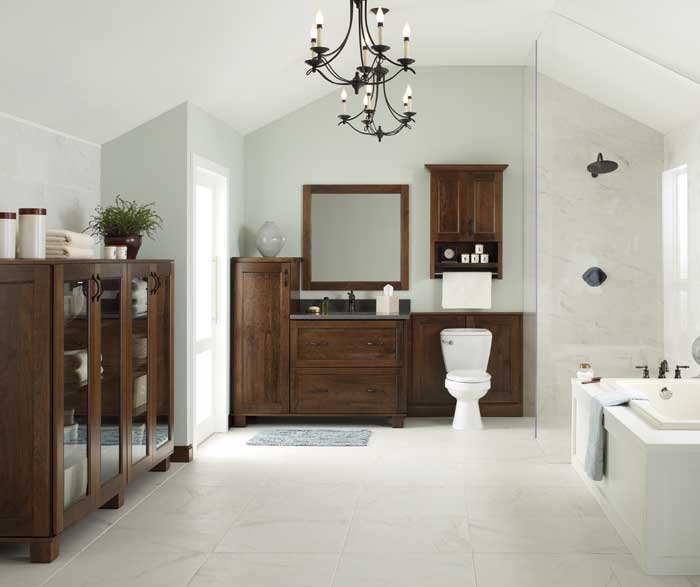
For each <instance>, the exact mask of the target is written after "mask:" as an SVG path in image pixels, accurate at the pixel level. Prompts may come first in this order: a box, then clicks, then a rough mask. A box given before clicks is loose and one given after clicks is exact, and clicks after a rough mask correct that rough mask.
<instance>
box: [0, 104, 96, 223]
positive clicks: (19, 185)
mask: <svg viewBox="0 0 700 587" xmlns="http://www.w3.org/2000/svg"><path fill="white" fill-rule="evenodd" d="M100 158H101V153H100V147H99V145H95V144H93V143H89V142H87V141H83V140H80V139H76V138H73V137H69V136H67V135H65V134H63V133H59V132H56V131H53V130H51V129H47V128H45V127H41V126H38V125H35V124H32V123H30V122H27V121H23V120H20V119H17V118H14V117H11V116H7V115H4V114H2V113H0V211H3V212H16V211H17V209H18V208H34V207H41V208H46V214H47V218H46V221H47V225H48V227H49V228H67V229H69V230H74V231H82V230H83V229H84V228H85V227H86V226H87V224H88V221H89V219H90V214H91V213H92V212H93V211H94V209H95V207H96V206H97V205H98V204H99V203H100Z"/></svg>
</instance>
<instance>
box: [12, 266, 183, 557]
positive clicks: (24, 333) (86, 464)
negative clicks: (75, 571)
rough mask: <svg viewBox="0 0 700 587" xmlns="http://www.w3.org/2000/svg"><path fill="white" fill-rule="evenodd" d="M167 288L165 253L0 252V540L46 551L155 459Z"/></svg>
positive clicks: (167, 342) (169, 330)
mask: <svg viewBox="0 0 700 587" xmlns="http://www.w3.org/2000/svg"><path fill="white" fill-rule="evenodd" d="M173 291H174V283H173V264H172V262H170V261H143V262H142V261H94V262H83V261H52V260H40V261H32V262H23V261H22V260H16V261H4V262H3V261H0V300H1V301H2V302H3V304H2V305H3V309H4V312H5V318H4V320H2V321H0V347H2V349H3V352H2V353H0V372H2V373H3V378H2V379H1V380H0V397H1V398H4V401H5V408H6V409H4V410H0V438H1V439H3V442H0V461H2V462H3V463H4V465H5V470H4V473H3V475H1V476H0V495H2V496H3V497H2V498H0V542H7V541H14V542H27V543H29V544H30V553H31V559H32V560H33V561H36V562H48V561H51V560H53V559H54V558H56V557H57V556H58V536H59V535H60V534H61V532H63V530H64V529H66V528H67V527H68V526H70V525H72V524H73V523H75V522H77V521H78V520H80V519H81V518H82V517H84V516H85V515H87V514H88V513H89V512H91V511H92V510H94V509H96V508H118V507H120V506H121V505H122V503H123V497H124V489H125V487H126V485H127V484H128V483H129V482H130V481H132V480H133V479H135V478H136V477H137V476H138V475H139V474H141V473H145V472H147V471H164V470H167V468H168V466H169V464H170V457H171V455H172V454H173V451H174V442H173V416H174V410H173V401H174V397H173V348H172V345H173ZM0 403H2V402H0ZM16 439H19V440H16Z"/></svg>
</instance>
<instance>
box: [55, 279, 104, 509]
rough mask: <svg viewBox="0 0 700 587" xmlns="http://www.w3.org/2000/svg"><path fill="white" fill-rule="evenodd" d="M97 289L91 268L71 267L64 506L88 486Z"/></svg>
mask: <svg viewBox="0 0 700 587" xmlns="http://www.w3.org/2000/svg"><path fill="white" fill-rule="evenodd" d="M95 291H96V284H95V282H94V280H93V277H92V268H91V267H87V266H86V267H85V268H83V267H80V266H71V267H70V269H69V270H67V271H66V274H65V277H64V280H63V283H62V294H63V332H62V335H63V508H64V510H68V509H69V508H71V507H72V506H74V505H75V504H77V503H78V502H79V501H81V500H82V499H83V498H85V497H87V495H88V494H90V493H92V489H91V488H90V466H89V456H90V451H89V444H90V443H89V439H90V432H91V430H90V422H89V420H90V401H89V397H90V391H89V381H90V376H91V362H92V360H93V357H92V356H91V353H90V352H89V348H90V326H91V324H90V322H91V316H92V312H91V299H92V296H93V294H94V292H95Z"/></svg>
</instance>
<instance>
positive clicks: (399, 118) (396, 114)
mask: <svg viewBox="0 0 700 587" xmlns="http://www.w3.org/2000/svg"><path fill="white" fill-rule="evenodd" d="M383 89H384V101H385V102H386V105H387V108H388V109H389V112H390V114H391V115H392V116H393V117H394V119H395V120H396V122H399V123H400V122H401V121H402V119H403V118H405V117H404V116H401V114H400V113H399V112H398V111H397V110H396V109H395V108H394V107H393V106H392V105H391V102H390V101H389V96H388V95H387V93H386V84H385V85H384V88H383Z"/></svg>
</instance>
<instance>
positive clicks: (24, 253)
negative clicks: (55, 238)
mask: <svg viewBox="0 0 700 587" xmlns="http://www.w3.org/2000/svg"><path fill="white" fill-rule="evenodd" d="M18 235H19V236H18V243H17V244H18V246H17V253H18V255H17V256H18V257H19V258H20V259H44V258H45V257H46V208H20V209H19V233H18Z"/></svg>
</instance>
